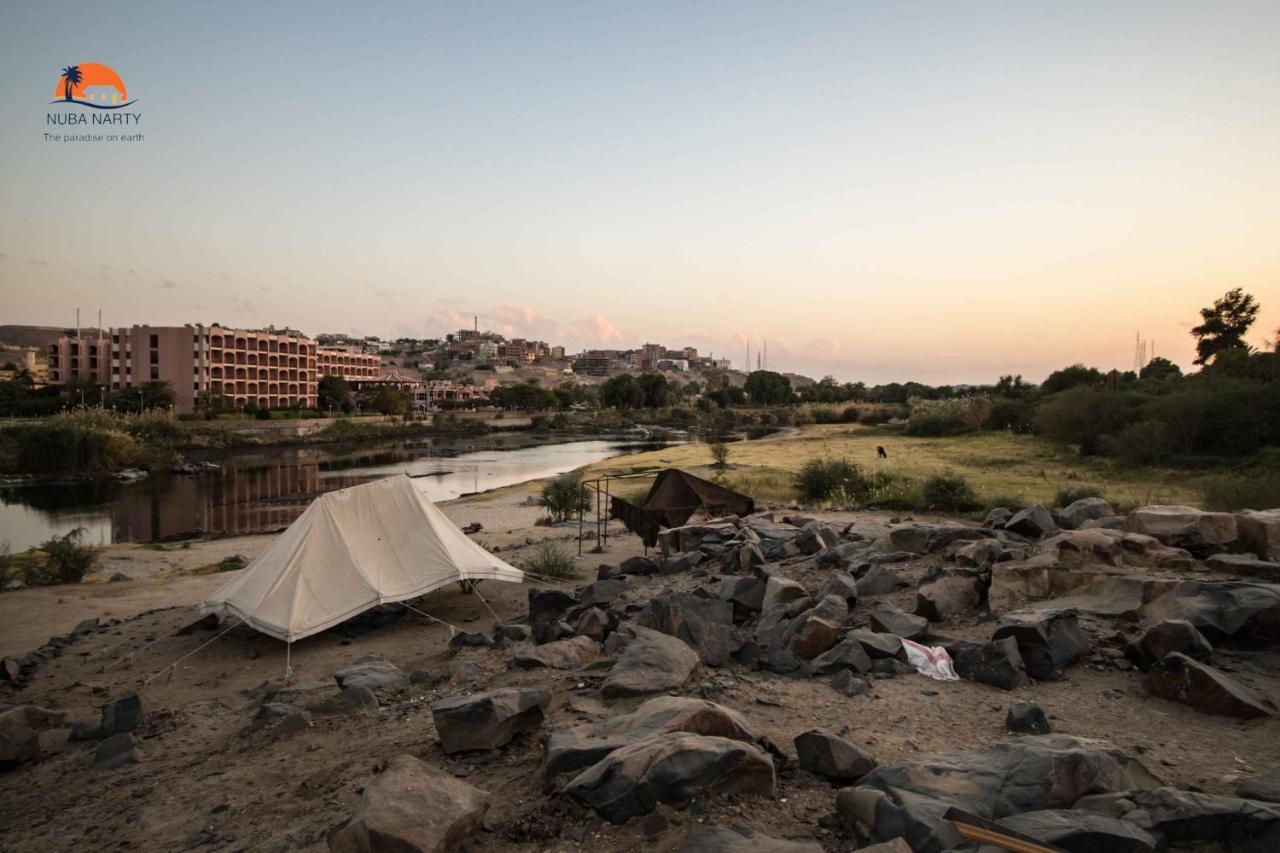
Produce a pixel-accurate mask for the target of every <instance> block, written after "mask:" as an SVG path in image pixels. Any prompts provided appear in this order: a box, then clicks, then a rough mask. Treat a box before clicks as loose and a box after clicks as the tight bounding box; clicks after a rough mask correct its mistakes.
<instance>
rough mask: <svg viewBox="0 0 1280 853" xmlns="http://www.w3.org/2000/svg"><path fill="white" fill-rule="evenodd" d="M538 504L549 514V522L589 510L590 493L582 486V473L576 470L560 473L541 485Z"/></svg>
mask: <svg viewBox="0 0 1280 853" xmlns="http://www.w3.org/2000/svg"><path fill="white" fill-rule="evenodd" d="M538 506H540V507H542V508H543V509H545V510H546V511H547V514H548V515H549V516H551V523H552V524H555V523H557V522H561V521H568V520H569V519H571V518H573V517H574V516H576V515H577V514H578V513H580V512H582V513H586V512H590V511H591V495H590V494H588V493H587V492H586V490H585V489H583V488H582V475H581V474H579V473H577V472H576V471H571V472H569V473H568V474H561V475H560V476H559V477H554V478H552V479H551V480H548V481H547V482H546V483H544V484H543V486H542V495H541V496H540V497H539V498H538Z"/></svg>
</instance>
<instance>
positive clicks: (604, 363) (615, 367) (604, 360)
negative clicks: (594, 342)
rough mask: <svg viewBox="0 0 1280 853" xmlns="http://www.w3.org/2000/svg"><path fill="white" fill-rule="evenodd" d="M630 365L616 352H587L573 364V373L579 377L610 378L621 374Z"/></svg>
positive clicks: (595, 350)
mask: <svg viewBox="0 0 1280 853" xmlns="http://www.w3.org/2000/svg"><path fill="white" fill-rule="evenodd" d="M629 366H630V364H629V363H628V360H627V359H626V358H624V357H623V354H622V353H621V352H619V351H618V350H603V349H593V350H587V351H586V352H584V353H582V355H580V356H578V357H577V358H576V359H575V360H574V362H573V372H574V373H577V374H579V375H581V376H612V375H614V374H615V373H622V372H623V371H624V370H626V369H627V368H628V367H629Z"/></svg>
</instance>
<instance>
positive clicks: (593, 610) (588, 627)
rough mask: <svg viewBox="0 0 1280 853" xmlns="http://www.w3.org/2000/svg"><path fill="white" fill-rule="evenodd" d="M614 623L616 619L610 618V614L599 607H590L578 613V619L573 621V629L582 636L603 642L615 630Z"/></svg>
mask: <svg viewBox="0 0 1280 853" xmlns="http://www.w3.org/2000/svg"><path fill="white" fill-rule="evenodd" d="M613 623H614V620H612V619H610V618H609V614H608V613H606V612H605V611H603V610H601V609H600V608H599V607H588V608H587V609H586V610H584V611H582V613H580V614H579V615H578V620H577V621H576V622H574V623H573V630H574V631H575V632H576V633H577V634H578V635H579V636H580V637H586V638H590V639H591V640H594V641H595V642H597V643H602V642H604V638H605V637H607V636H608V635H609V632H610V631H612V630H613Z"/></svg>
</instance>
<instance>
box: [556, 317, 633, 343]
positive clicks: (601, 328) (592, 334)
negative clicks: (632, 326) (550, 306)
mask: <svg viewBox="0 0 1280 853" xmlns="http://www.w3.org/2000/svg"><path fill="white" fill-rule="evenodd" d="M572 329H573V331H575V332H576V333H577V334H578V335H579V336H580V339H582V340H584V341H585V342H587V343H591V344H598V345H601V346H607V345H609V344H623V343H625V342H626V336H625V335H623V334H622V332H621V331H620V330H619V329H618V327H617V326H615V325H614V324H613V322H612V321H611V320H609V319H607V318H606V317H605V316H604V315H603V314H596V315H594V316H592V317H584V318H582V319H580V320H575V321H574V322H573V324H572ZM636 345H637V346H639V344H638V343H637V344H636Z"/></svg>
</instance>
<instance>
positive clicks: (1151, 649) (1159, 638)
mask: <svg viewBox="0 0 1280 853" xmlns="http://www.w3.org/2000/svg"><path fill="white" fill-rule="evenodd" d="M1173 652H1181V653H1182V654H1184V655H1186V656H1187V657H1192V658H1195V659H1196V660H1203V661H1207V660H1209V659H1211V658H1212V657H1213V646H1211V645H1209V641H1208V640H1206V639H1205V638H1204V634H1201V633H1200V632H1199V631H1197V630H1196V626H1195V625H1192V624H1191V623H1190V622H1188V621H1187V620H1185V619H1166V620H1164V621H1163V622H1157V623H1156V624H1155V625H1152V626H1151V627H1150V628H1148V629H1147V630H1146V631H1144V632H1142V636H1140V637H1139V638H1138V639H1136V640H1134V641H1133V642H1132V643H1129V644H1127V645H1126V646H1125V653H1126V654H1127V655H1128V657H1129V659H1130V660H1132V661H1133V662H1134V663H1135V664H1137V665H1138V667H1140V668H1141V669H1150V668H1151V667H1152V666H1153V665H1155V664H1157V663H1159V662H1160V661H1162V660H1164V659H1165V657H1166V656H1167V655H1169V654H1171V653H1173Z"/></svg>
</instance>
